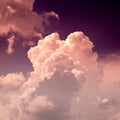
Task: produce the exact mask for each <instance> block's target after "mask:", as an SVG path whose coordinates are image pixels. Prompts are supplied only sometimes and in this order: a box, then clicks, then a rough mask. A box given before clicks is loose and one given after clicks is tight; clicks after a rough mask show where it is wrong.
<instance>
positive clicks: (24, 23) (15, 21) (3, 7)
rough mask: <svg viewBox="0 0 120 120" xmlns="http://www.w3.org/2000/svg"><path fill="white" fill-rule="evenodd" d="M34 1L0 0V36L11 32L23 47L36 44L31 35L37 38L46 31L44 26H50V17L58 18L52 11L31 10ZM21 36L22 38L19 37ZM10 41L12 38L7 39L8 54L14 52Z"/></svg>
mask: <svg viewBox="0 0 120 120" xmlns="http://www.w3.org/2000/svg"><path fill="white" fill-rule="evenodd" d="M34 2H35V1H34V0H4V1H3V0H0V36H8V34H9V33H11V34H12V35H13V36H14V37H15V39H16V41H19V42H20V43H21V44H22V45H23V47H26V46H29V47H31V46H34V45H35V44H36V42H35V41H34V40H33V37H37V38H38V39H39V38H41V36H42V34H46V33H48V32H49V31H47V29H46V28H47V27H50V26H51V25H50V18H55V19H59V16H58V15H57V14H56V13H55V12H53V11H50V12H42V11H41V13H40V14H38V13H37V12H35V11H33V4H34ZM35 33H36V34H35ZM14 34H18V36H17V37H16V35H14ZM40 34H41V36H40ZM21 36H22V37H23V38H24V40H21V39H20V38H21ZM12 41H13V39H9V40H8V43H9V45H8V49H7V53H8V54H12V53H13V52H14V49H13V47H12V45H13V44H12V43H13V42H12ZM16 43H17V42H16Z"/></svg>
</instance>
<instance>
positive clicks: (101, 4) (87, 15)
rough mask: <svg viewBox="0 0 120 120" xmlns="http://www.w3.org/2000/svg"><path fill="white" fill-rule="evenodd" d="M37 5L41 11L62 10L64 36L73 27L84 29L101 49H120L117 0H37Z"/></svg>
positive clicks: (59, 28) (118, 5)
mask: <svg viewBox="0 0 120 120" xmlns="http://www.w3.org/2000/svg"><path fill="white" fill-rule="evenodd" d="M34 9H35V10H36V11H37V12H38V13H39V12H41V11H55V12H56V13H58V15H59V17H60V21H59V26H58V32H60V33H61V37H63V38H65V37H66V36H67V35H68V34H69V33H71V32H73V31H78V30H80V31H83V32H84V33H85V34H86V35H87V36H88V37H89V38H90V39H91V40H92V41H93V43H94V44H95V50H97V51H98V52H99V53H111V52H117V51H119V48H120V4H119V2H117V1H116V0H111V1H98V0H97V1H91V0H89V1H87V0H69V1H68V0H60V1H58V0H36V2H35V4H34ZM55 28H57V27H56V26H55Z"/></svg>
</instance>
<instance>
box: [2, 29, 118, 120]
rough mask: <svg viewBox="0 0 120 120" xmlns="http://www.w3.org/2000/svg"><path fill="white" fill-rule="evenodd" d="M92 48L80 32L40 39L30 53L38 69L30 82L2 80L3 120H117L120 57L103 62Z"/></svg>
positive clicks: (18, 76) (19, 76)
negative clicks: (61, 36) (62, 37)
mask: <svg viewBox="0 0 120 120" xmlns="http://www.w3.org/2000/svg"><path fill="white" fill-rule="evenodd" d="M93 47H94V45H93V43H92V42H91V41H90V40H89V38H88V37H87V36H86V35H85V34H84V33H82V32H79V31H78V32H74V33H71V34H70V35H69V36H68V37H67V38H66V40H61V39H60V36H59V34H58V33H52V34H50V35H48V36H46V37H45V38H43V39H41V40H39V42H38V44H37V45H36V46H34V47H31V48H30V50H29V51H28V58H29V59H30V61H31V63H32V65H33V69H34V70H33V71H32V72H31V73H30V74H29V76H28V78H25V77H24V76H23V74H22V73H11V74H8V75H6V76H5V75H4V76H1V78H0V86H2V87H1V95H0V98H1V101H0V114H1V113H3V114H2V115H0V116H1V118H0V119H7V120H28V119H29V120H40V119H42V120H49V119H51V120H56V119H57V120H61V119H62V120H73V119H74V120H114V119H116V120H118V118H119V113H120V96H119V91H120V84H119V81H120V79H119V78H120V75H119V69H120V64H119V60H120V56H119V54H117V55H116V54H114V55H109V56H106V57H105V58H103V59H102V60H99V58H98V56H99V55H98V54H97V53H96V52H94V51H93V50H92V49H93ZM2 92H4V96H3V95H2ZM8 93H9V94H8Z"/></svg>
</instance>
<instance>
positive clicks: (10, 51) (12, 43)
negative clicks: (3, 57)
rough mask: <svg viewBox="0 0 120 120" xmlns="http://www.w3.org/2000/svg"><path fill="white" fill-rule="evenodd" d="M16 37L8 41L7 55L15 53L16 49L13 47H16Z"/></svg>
mask: <svg viewBox="0 0 120 120" xmlns="http://www.w3.org/2000/svg"><path fill="white" fill-rule="evenodd" d="M14 38H15V37H14V36H12V37H10V38H9V39H7V42H8V48H7V53H8V54H12V53H13V52H14V48H13V45H14Z"/></svg>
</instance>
